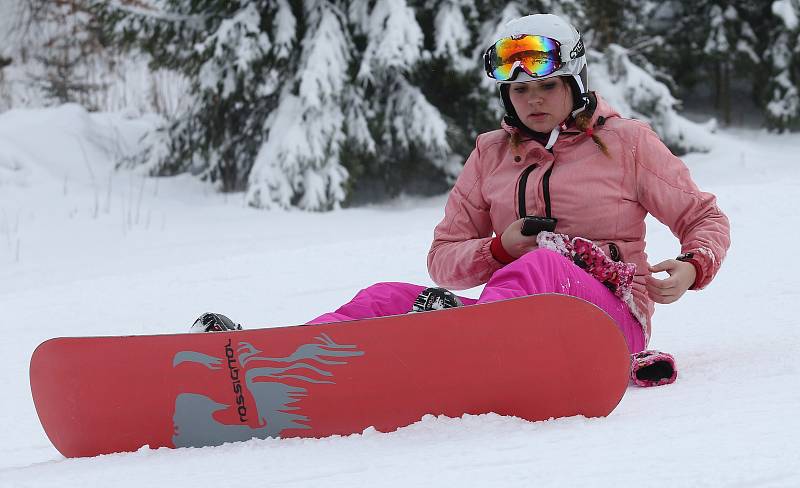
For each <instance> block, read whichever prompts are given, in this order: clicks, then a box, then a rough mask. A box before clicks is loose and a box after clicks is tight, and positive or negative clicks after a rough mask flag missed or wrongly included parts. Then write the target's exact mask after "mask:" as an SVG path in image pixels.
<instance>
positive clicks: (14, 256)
mask: <svg viewBox="0 0 800 488" xmlns="http://www.w3.org/2000/svg"><path fill="white" fill-rule="evenodd" d="M145 127H146V124H144V125H143V124H142V123H141V122H140V121H137V120H127V119H125V118H124V117H122V116H119V115H91V116H89V115H88V114H86V113H85V112H83V111H82V110H81V109H80V108H78V107H75V106H72V107H70V106H67V107H62V108H59V109H55V110H45V111H30V110H29V111H13V112H6V113H4V114H2V115H0V317H2V337H3V340H2V341H0V357H2V358H3V359H4V364H5V367H4V368H3V369H2V372H0V384H2V385H3V392H2V394H0V432H2V434H1V437H0V486H2V487H18V486H32V487H49V486H54V487H72V486H76V487H94V486H115V487H137V488H138V487H142V486H169V487H171V488H179V487H192V488H196V487H202V486H221V485H225V486H232V485H251V486H326V487H329V486H348V487H352V486H378V487H399V486H404V487H405V486H475V487H478V486H520V487H522V486H524V487H530V486H639V485H655V486H737V487H738V486H758V487H762V486H768V487H772V486H776V487H777V486H780V487H796V486H800V450H799V449H798V447H797V442H798V439H799V438H800V417H798V413H797V412H798V408H799V407H800V369H799V367H798V361H797V355H798V353H799V352H800V320H798V319H797V315H798V312H797V303H798V298H800V289H799V288H798V276H799V275H800V260H798V259H797V257H796V253H797V240H798V238H799V237H800V230H798V229H799V228H800V218H798V216H797V212H798V208H799V207H800V197H798V195H800V168H798V162H799V161H800V157H799V156H798V154H800V136H798V135H796V134H795V135H783V136H777V135H769V134H766V133H764V132H759V131H753V130H747V131H744V130H739V131H735V130H731V131H725V132H723V133H721V134H719V135H717V136H714V138H713V140H712V141H710V143H711V145H712V146H713V148H714V149H713V150H712V151H711V152H710V153H707V154H696V155H690V156H688V157H687V158H685V160H686V161H687V163H688V164H689V166H690V167H691V168H692V172H693V175H694V176H695V179H696V180H697V181H698V182H699V183H700V185H701V186H702V187H704V188H705V189H707V190H709V191H712V192H714V193H716V194H717V195H718V197H719V203H720V206H721V207H722V208H723V210H725V211H726V213H727V214H728V215H729V217H730V218H731V221H732V225H733V246H732V249H731V251H730V254H729V256H728V258H727V261H726V263H725V265H724V266H723V269H722V271H721V273H720V274H719V276H718V278H717V280H716V281H715V282H714V283H713V284H712V285H711V287H710V288H709V289H707V290H705V291H703V292H700V293H694V292H690V293H688V294H687V296H685V297H684V298H683V299H682V300H681V301H679V302H678V303H676V304H674V305H668V306H660V307H659V308H658V310H657V315H656V318H655V328H654V336H653V340H652V343H651V345H652V346H653V347H655V348H658V349H661V350H665V351H669V352H672V353H674V354H675V356H676V358H677V361H678V363H679V368H680V373H679V374H680V376H679V379H678V381H677V382H676V383H675V384H673V385H670V386H666V387H661V388H654V389H637V388H633V387H632V388H629V389H628V392H627V394H626V396H625V397H624V398H623V400H622V403H621V404H620V405H619V407H618V408H617V409H616V410H615V411H614V412H613V413H612V414H611V416H609V417H608V418H604V419H584V418H568V419H559V420H551V421H547V422H539V423H529V422H525V421H522V420H519V419H515V418H506V417H500V416H497V415H482V416H468V417H465V418H460V419H448V418H433V417H430V418H424V419H422V420H421V421H420V422H419V423H416V424H414V425H412V426H410V427H407V428H404V429H400V430H399V431H397V432H393V433H378V432H375V431H372V430H368V431H367V432H365V433H363V434H360V435H353V436H349V437H336V438H327V439H319V440H297V439H293V440H276V439H269V440H253V441H250V442H245V443H238V444H230V445H225V446H221V447H216V448H204V449H179V450H168V449H161V450H155V451H154V450H147V449H143V450H141V451H139V452H136V453H129V454H115V455H109V456H100V457H97V458H92V459H73V460H67V459H64V458H62V457H61V456H60V455H59V454H58V452H57V451H55V449H54V448H53V447H52V446H51V445H50V442H49V441H48V439H47V437H46V436H45V434H44V432H43V431H42V429H41V427H40V425H39V422H38V419H37V417H36V413H35V411H34V407H33V403H32V401H31V397H30V391H29V386H28V379H27V371H28V361H29V359H30V355H31V353H32V351H33V349H34V348H35V347H36V346H37V345H38V344H39V343H40V342H42V341H44V340H46V339H48V338H51V337H55V336H63V335H117V334H131V333H133V334H147V333H162V332H181V331H185V330H186V329H187V327H188V326H189V324H190V323H191V322H192V321H193V320H194V318H195V317H196V316H197V315H199V314H200V313H201V312H204V311H209V310H210V311H220V312H223V313H226V314H228V315H229V316H231V317H233V318H234V319H236V320H237V321H240V322H242V323H243V324H245V326H247V327H258V326H273V325H285V324H290V323H300V322H303V321H305V320H307V319H310V318H312V317H314V316H316V315H318V314H320V313H322V312H324V311H328V310H330V309H333V308H335V307H336V306H337V305H338V304H339V303H341V302H343V301H345V300H347V299H348V298H350V297H351V296H352V295H353V294H354V293H355V292H357V291H358V290H359V289H360V288H362V287H363V286H366V285H367V284H370V283H372V282H376V281H384V280H402V281H410V282H418V283H422V284H429V283H431V281H430V278H429V277H428V275H427V271H426V267H425V255H426V252H427V249H428V246H429V243H430V239H431V236H432V229H433V226H434V225H435V224H436V223H437V222H438V220H439V219H440V218H441V215H442V208H443V204H444V197H437V198H432V199H424V200H418V199H401V200H399V201H396V202H394V203H392V204H391V205H381V206H374V207H370V208H361V209H351V210H342V211H335V212H331V213H327V214H309V213H300V212H264V211H257V210H253V209H250V208H247V207H246V206H244V205H243V197H242V195H227V196H225V195H219V194H215V193H213V192H211V191H210V190H209V189H208V188H207V187H206V186H204V185H203V184H201V183H198V182H197V181H195V180H193V179H191V178H189V177H179V178H161V179H153V178H142V177H141V176H139V175H137V174H135V173H133V172H130V171H125V170H122V171H117V172H115V171H113V166H114V161H115V160H116V159H117V158H119V157H120V156H121V155H124V154H125V153H126V151H130V150H131V148H132V147H133V146H134V145H135V141H136V138H137V137H138V136H139V135H141V132H142V130H144V128H145ZM120 141H121V142H120ZM649 252H650V255H651V262H657V261H660V260H661V259H665V258H668V257H673V256H675V255H676V254H677V253H678V247H677V244H676V241H675V239H674V237H672V235H671V234H670V233H669V231H668V230H667V229H665V228H663V227H662V226H660V225H659V224H658V223H657V222H652V223H651V225H649ZM467 294H468V295H471V296H477V294H478V290H470V291H469V292H467Z"/></svg>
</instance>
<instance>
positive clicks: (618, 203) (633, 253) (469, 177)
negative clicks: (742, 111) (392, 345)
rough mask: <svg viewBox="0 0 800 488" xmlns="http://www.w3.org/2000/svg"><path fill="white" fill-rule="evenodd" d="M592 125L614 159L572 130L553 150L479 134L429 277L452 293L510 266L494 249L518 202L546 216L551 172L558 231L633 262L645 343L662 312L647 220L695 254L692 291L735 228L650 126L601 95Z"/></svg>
mask: <svg viewBox="0 0 800 488" xmlns="http://www.w3.org/2000/svg"><path fill="white" fill-rule="evenodd" d="M590 127H592V129H593V132H594V134H596V135H598V136H599V137H600V139H601V140H602V141H603V142H604V143H605V145H606V146H607V148H608V151H609V154H610V157H608V156H606V155H605V154H603V152H602V151H601V149H600V148H599V147H598V146H597V145H596V144H595V142H594V141H593V140H592V139H591V137H589V135H587V134H586V133H584V132H579V131H578V130H577V129H575V128H574V127H573V128H568V129H567V130H565V131H563V132H562V133H561V134H560V135H559V138H558V140H557V141H556V143H555V145H554V146H553V148H552V152H551V151H548V150H547V149H545V148H544V146H543V145H542V144H541V143H539V142H538V141H535V140H532V139H531V140H525V139H524V138H523V140H522V141H521V142H520V143H519V144H518V145H517V146H514V145H513V144H512V143H511V140H510V132H511V131H512V130H513V129H510V128H509V127H507V126H505V125H504V128H503V129H501V130H495V131H492V132H488V133H485V134H481V135H480V136H478V139H477V141H476V144H475V149H474V150H473V151H472V154H471V155H470V156H469V159H467V162H466V164H465V165H464V169H463V170H462V173H461V175H460V176H459V177H458V180H457V181H456V183H455V186H454V187H453V189H452V191H451V192H450V196H449V198H448V200H447V204H446V206H445V215H444V219H443V220H442V221H441V222H440V223H439V224H438V225H437V226H436V228H435V230H434V239H433V244H432V245H431V248H430V251H429V252H428V270H429V272H430V275H431V278H432V279H433V280H434V281H435V282H436V283H437V284H438V285H439V286H443V287H446V288H450V289H454V290H460V289H465V288H471V287H474V286H478V285H481V284H484V283H486V282H487V281H488V280H489V278H490V277H491V276H492V274H493V273H494V272H495V271H497V270H498V269H500V268H501V267H502V266H503V264H501V263H500V262H499V261H497V260H496V259H495V258H494V257H493V256H492V253H491V250H490V243H491V240H492V237H493V235H500V234H502V232H503V231H504V230H505V229H506V227H508V225H509V224H511V223H512V222H513V221H515V220H517V219H519V218H521V215H520V205H521V204H522V205H524V209H525V213H526V214H527V215H539V216H543V215H545V200H544V192H543V187H542V183H543V179H544V175H545V173H546V172H547V171H548V169H550V168H552V172H551V175H550V178H549V188H550V201H551V214H552V216H553V217H556V218H557V219H558V224H557V227H556V230H555V232H558V233H562V234H567V235H569V236H570V237H583V238H586V239H589V240H591V241H593V242H594V243H595V244H597V245H598V246H600V248H601V249H602V250H603V252H605V253H606V255H607V256H609V257H610V258H611V259H613V260H615V261H625V262H628V263H633V264H635V265H636V274H635V277H634V283H633V302H634V304H635V306H636V308H638V310H632V312H633V313H634V315H636V316H638V317H639V318H640V320H641V319H642V318H644V320H645V321H646V325H645V329H646V330H645V334H646V336H647V337H650V326H651V319H652V315H653V311H654V308H655V307H654V304H653V302H652V301H651V300H650V298H649V297H648V295H647V291H646V289H645V276H646V275H648V274H649V271H648V262H647V254H646V253H645V221H644V219H645V216H646V215H647V214H648V213H650V214H652V215H653V216H654V217H655V218H657V219H658V220H659V221H661V222H662V223H664V224H665V225H667V226H668V227H669V228H670V229H671V230H672V232H673V234H675V236H676V237H678V239H679V240H680V243H681V252H682V253H686V252H691V253H693V254H694V257H693V258H692V262H693V264H694V265H695V268H697V278H696V280H695V283H694V286H693V287H692V289H701V288H703V287H705V286H706V285H708V283H710V282H711V280H712V279H713V278H714V276H715V275H716V273H717V271H718V270H719V267H720V265H721V264H722V261H723V259H724V258H725V253H726V252H727V249H728V247H729V245H730V224H729V222H728V218H727V217H726V216H725V215H724V214H723V213H722V212H721V211H720V209H719V208H718V207H717V204H716V198H715V197H714V195H712V194H710V193H705V192H702V191H701V190H700V189H699V188H698V187H697V185H696V184H695V183H694V181H692V178H691V176H690V174H689V170H688V168H687V167H686V165H685V164H684V163H683V162H682V161H681V160H680V159H678V158H677V157H675V156H674V155H673V154H672V153H671V152H670V150H669V149H668V148H667V147H666V146H665V145H664V144H663V143H662V142H661V140H660V139H659V138H658V136H657V135H656V134H655V133H654V132H653V131H652V130H651V129H650V127H649V126H648V125H647V124H645V123H642V122H639V121H637V120H632V119H625V118H622V117H620V115H619V114H618V113H617V112H616V111H615V110H614V109H612V108H611V107H610V106H609V105H608V104H607V103H606V102H605V101H604V100H603V99H602V98H600V97H599V96H597V107H596V109H595V112H594V114H593V117H592V124H591V125H590ZM525 173H527V178H526V177H525V176H524V174H525ZM521 182H524V189H521V188H520V186H521V185H520V183H521ZM523 192H524V197H523ZM520 200H522V201H520Z"/></svg>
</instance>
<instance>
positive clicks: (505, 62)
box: [484, 35, 564, 81]
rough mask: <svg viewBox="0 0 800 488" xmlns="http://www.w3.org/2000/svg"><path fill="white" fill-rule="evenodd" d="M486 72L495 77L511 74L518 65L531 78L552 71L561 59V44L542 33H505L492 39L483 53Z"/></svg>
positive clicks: (507, 78) (500, 77)
mask: <svg viewBox="0 0 800 488" xmlns="http://www.w3.org/2000/svg"><path fill="white" fill-rule="evenodd" d="M484 65H485V68H486V74H488V75H489V76H490V77H492V78H494V79H496V80H497V81H508V80H510V79H511V78H513V77H515V76H516V74H517V72H518V71H519V69H518V68H521V69H523V70H524V71H525V72H526V73H528V74H529V75H530V76H531V77H533V78H539V77H542V76H547V75H549V74H551V73H554V72H555V71H557V70H558V69H559V68H561V67H562V66H563V65H564V63H563V62H562V61H561V44H560V43H559V42H558V41H556V40H555V39H551V38H549V37H544V36H532V35H523V36H519V37H516V36H515V37H506V38H503V39H500V40H499V41H497V42H496V43H494V44H493V45H492V46H491V47H489V49H488V50H487V51H486V54H484Z"/></svg>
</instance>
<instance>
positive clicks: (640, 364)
mask: <svg viewBox="0 0 800 488" xmlns="http://www.w3.org/2000/svg"><path fill="white" fill-rule="evenodd" d="M677 377H678V370H677V369H676V368H675V358H674V357H672V355H670V354H667V353H665V352H661V351H654V350H647V351H642V352H637V353H636V354H631V380H632V381H633V384H634V385H637V386H644V387H648V386H661V385H668V384H670V383H674V382H675V379H676V378H677Z"/></svg>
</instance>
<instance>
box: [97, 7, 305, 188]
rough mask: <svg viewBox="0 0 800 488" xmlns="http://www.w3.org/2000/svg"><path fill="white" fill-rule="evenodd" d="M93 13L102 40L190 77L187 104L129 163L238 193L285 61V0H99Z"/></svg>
mask: <svg viewBox="0 0 800 488" xmlns="http://www.w3.org/2000/svg"><path fill="white" fill-rule="evenodd" d="M92 11H93V13H94V14H95V15H96V17H97V18H98V19H99V21H100V24H101V25H102V27H103V29H104V32H105V34H106V35H107V36H108V39H109V41H110V42H114V43H117V44H118V45H121V46H125V47H128V48H131V49H135V50H141V51H144V52H145V53H147V54H148V55H149V56H150V57H151V59H152V61H151V65H152V66H153V67H154V68H166V69H171V70H176V71H179V72H181V73H183V74H184V75H185V76H186V77H187V78H188V79H189V80H191V92H192V96H193V98H194V103H192V104H190V107H189V110H188V112H186V113H184V114H182V115H181V116H180V117H178V118H177V120H173V121H168V122H167V124H168V126H167V127H165V128H164V130H163V131H162V137H160V138H159V137H156V138H153V140H156V141H160V144H159V145H157V146H151V147H149V148H147V150H146V151H144V152H143V153H142V155H141V156H140V158H138V161H137V163H138V164H145V165H146V167H147V168H149V170H150V171H151V173H153V174H161V175H165V174H177V173H181V172H185V171H190V172H192V173H194V174H199V175H201V176H202V177H203V178H206V179H209V180H211V181H213V182H216V184H217V185H218V187H219V188H220V189H221V190H223V191H233V190H241V189H244V188H245V185H246V183H247V176H248V175H249V173H250V169H251V168H252V165H253V161H254V160H255V156H256V154H257V152H258V150H259V148H260V146H261V142H262V140H263V138H264V134H263V126H264V121H265V120H266V118H267V116H268V115H269V114H270V113H272V112H273V110H274V109H275V108H276V106H277V103H278V98H279V95H280V93H281V88H282V84H281V73H283V72H286V71H288V70H289V68H288V66H289V65H290V59H292V58H291V57H290V50H291V46H292V43H293V42H294V34H295V32H294V30H293V29H288V30H287V29H286V26H287V25H289V24H288V23H286V22H284V20H285V19H286V18H293V15H292V13H291V9H290V6H289V5H288V1H287V0H275V1H270V0H258V1H247V2H222V1H203V2H197V1H194V0H147V1H141V0H139V1H136V2H133V1H127V2H120V1H113V2H110V1H105V2H97V3H96V4H95V5H94V7H93V10H92Z"/></svg>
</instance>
